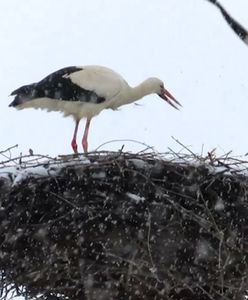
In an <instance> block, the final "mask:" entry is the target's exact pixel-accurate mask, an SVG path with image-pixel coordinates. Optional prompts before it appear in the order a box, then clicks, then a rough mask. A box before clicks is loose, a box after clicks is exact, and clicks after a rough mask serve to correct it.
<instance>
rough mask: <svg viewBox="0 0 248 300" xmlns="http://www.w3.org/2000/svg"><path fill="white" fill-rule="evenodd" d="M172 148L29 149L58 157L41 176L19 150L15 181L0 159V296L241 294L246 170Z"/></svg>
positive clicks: (245, 260) (246, 260) (247, 212)
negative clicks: (62, 152)
mask: <svg viewBox="0 0 248 300" xmlns="http://www.w3.org/2000/svg"><path fill="white" fill-rule="evenodd" d="M176 158H177V159H176V160H173V159H165V158H161V157H158V156H155V155H154V154H139V155H138V154H137V155H134V154H128V153H122V152H117V153H110V152H108V153H104V152H101V153H100V152H99V153H92V154H89V155H88V157H87V159H88V160H83V159H80V158H78V159H73V158H72V157H65V158H61V159H57V160H47V161H46V162H42V163H41V162H38V160H37V162H35V161H34V160H32V162H33V165H34V163H35V164H36V166H38V165H40V166H42V167H43V168H44V169H47V170H48V169H49V170H50V171H51V170H53V169H56V168H57V167H58V166H61V168H60V169H59V171H57V172H54V173H52V171H51V174H50V173H49V172H48V173H49V174H50V175H47V176H34V174H33V173H32V172H31V173H28V169H29V168H30V166H29V165H28V164H27V163H26V164H24V163H23V162H22V161H21V159H20V162H19V166H18V168H19V169H22V170H23V169H25V170H26V176H25V178H23V179H22V180H19V181H18V182H16V175H13V174H11V172H10V171H8V172H9V174H8V178H9V179H8V178H7V177H6V176H5V177H1V174H2V173H4V170H6V168H7V167H8V163H6V162H5V163H2V168H0V222H1V226H0V231H1V234H0V269H1V270H2V271H1V272H2V276H1V277H2V280H1V281H2V298H5V297H7V296H8V297H9V296H10V294H9V292H11V291H14V292H15V294H16V293H17V294H19V295H24V296H26V297H27V298H28V299H34V298H39V299H73V300H75V299H90V300H93V299H97V300H98V299H101V300H105V299H106V300H107V299H130V300H136V299H137V300H138V299H184V300H186V299H188V300H193V299H201V300H204V299H244V298H243V297H244V295H245V293H246V292H245V291H246V290H247V289H248V283H247V270H248V268H247V266H248V257H247V253H248V244H247V242H248V241H247V238H248V227H247V225H248V208H247V203H248V202H247V194H248V180H247V177H246V176H244V175H242V174H241V173H240V172H239V171H237V170H235V169H234V168H233V165H232V163H233V161H232V163H230V161H228V159H226V158H222V159H216V158H213V157H212V155H211V154H209V159H208V162H207V161H206V160H204V159H200V158H196V157H194V156H193V157H192V156H188V157H186V156H181V157H176ZM36 159H37V158H36ZM192 159H193V160H194V162H192V161H190V160H192ZM65 161H67V162H65ZM234 164H235V161H234ZM33 165H32V167H33ZM220 165H221V167H219V166H220ZM241 166H243V165H242V163H241ZM8 170H9V169H8Z"/></svg>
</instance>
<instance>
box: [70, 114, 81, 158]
mask: <svg viewBox="0 0 248 300" xmlns="http://www.w3.org/2000/svg"><path fill="white" fill-rule="evenodd" d="M78 125H79V120H76V124H75V129H74V133H73V138H72V141H71V146H72V149H73V151H74V153H78V151H77V147H78V146H77V132H78Z"/></svg>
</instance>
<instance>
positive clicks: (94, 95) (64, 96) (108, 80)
mask: <svg viewBox="0 0 248 300" xmlns="http://www.w3.org/2000/svg"><path fill="white" fill-rule="evenodd" d="M152 93H157V94H158V95H159V96H160V97H161V98H163V99H164V100H166V101H167V102H168V103H169V104H170V105H172V106H173V107H175V108H177V107H176V106H175V103H176V104H179V105H180V103H179V102H178V101H177V100H176V99H175V98H174V97H173V96H172V95H171V94H170V93H169V92H168V91H167V90H166V89H165V88H164V84H163V82H162V81H161V80H160V79H158V78H148V79H147V80H145V81H144V82H142V83H141V84H140V85H138V86H136V87H134V88H133V87H130V86H129V85H128V83H127V82H126V81H125V80H124V79H123V78H122V77H121V76H120V75H119V74H118V73H116V72H115V71H113V70H111V69H109V68H106V67H102V66H94V65H92V66H82V67H67V68H63V69H61V70H58V71H56V72H54V73H52V74H50V75H48V76H47V77H45V78H44V79H42V80H41V81H39V82H37V83H33V84H30V85H26V86H22V87H20V88H19V89H17V90H15V91H14V92H12V94H11V95H16V97H15V99H14V101H13V102H12V103H11V104H10V106H14V107H16V108H17V109H24V108H31V107H32V108H36V109H38V108H40V109H46V110H47V111H60V112H62V113H64V116H72V117H73V118H74V119H75V121H76V127H75V131H74V135H73V140H72V147H73V150H74V152H76V153H77V143H76V135H77V129H78V124H79V121H80V120H81V119H82V118H87V123H86V129H85V133H84V138H83V147H84V150H85V151H87V135H88V129H89V124H90V120H91V119H92V117H94V116H96V115H98V114H99V113H100V112H101V111H102V110H103V109H108V108H110V109H113V110H115V109H117V108H118V107H120V106H122V105H125V104H128V103H131V102H134V101H136V100H138V99H141V98H143V97H144V96H146V95H149V94H152ZM172 101H174V102H175V103H173V102H172Z"/></svg>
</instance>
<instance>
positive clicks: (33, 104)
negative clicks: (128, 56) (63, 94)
mask: <svg viewBox="0 0 248 300" xmlns="http://www.w3.org/2000/svg"><path fill="white" fill-rule="evenodd" d="M79 68H82V70H80V71H77V72H74V73H72V74H70V75H65V77H67V78H70V80H71V81H72V82H73V83H75V84H77V85H78V86H80V87H81V88H84V89H85V90H89V91H94V92H95V93H96V94H97V95H98V96H100V97H103V98H105V101H104V102H102V103H97V104H96V103H87V102H82V101H70V99H68V101H66V100H64V101H61V100H59V99H58V100H57V99H51V98H48V97H41V98H37V99H33V100H32V101H27V102H25V103H23V104H21V105H18V106H17V107H16V108H17V109H24V108H35V109H39V108H40V109H45V110H47V111H60V112H62V113H63V114H64V116H65V117H67V116H73V117H74V118H75V119H76V120H80V119H82V118H92V117H94V116H96V115H98V114H99V113H100V112H101V111H102V110H104V109H107V108H111V109H113V110H115V109H117V108H118V107H119V106H121V105H124V104H128V103H129V101H130V97H129V93H128V91H129V92H130V91H131V88H130V86H129V85H128V83H127V82H126V81H125V80H124V79H123V78H122V77H121V75H119V74H118V73H116V72H115V71H113V70H111V69H109V68H106V67H102V66H94V65H92V66H82V67H79ZM51 100H52V101H51ZM131 102H132V100H131Z"/></svg>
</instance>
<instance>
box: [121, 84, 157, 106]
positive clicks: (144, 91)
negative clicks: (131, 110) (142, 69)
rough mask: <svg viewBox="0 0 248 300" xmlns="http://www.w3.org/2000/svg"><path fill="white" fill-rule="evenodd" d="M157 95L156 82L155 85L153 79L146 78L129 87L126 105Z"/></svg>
mask: <svg viewBox="0 0 248 300" xmlns="http://www.w3.org/2000/svg"><path fill="white" fill-rule="evenodd" d="M154 93H158V85H157V82H156V84H155V81H154V78H148V79H146V80H145V81H143V82H142V83H140V84H139V85H137V86H135V87H130V89H129V92H128V93H127V99H126V101H128V102H127V103H131V102H134V101H136V100H139V99H141V98H143V97H145V96H147V95H150V94H154Z"/></svg>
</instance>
